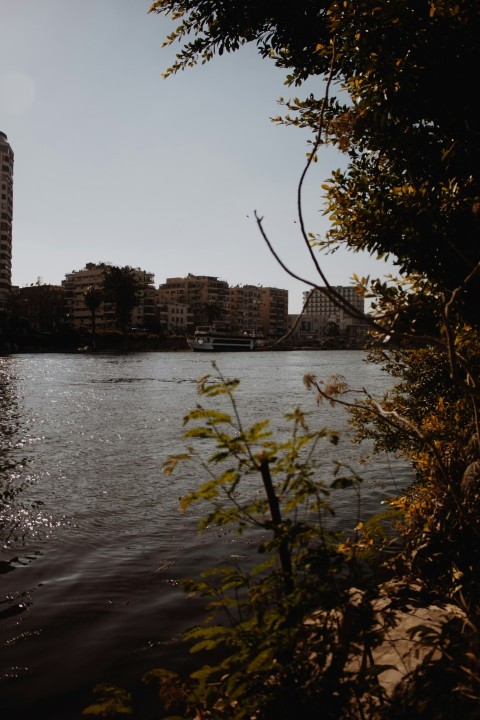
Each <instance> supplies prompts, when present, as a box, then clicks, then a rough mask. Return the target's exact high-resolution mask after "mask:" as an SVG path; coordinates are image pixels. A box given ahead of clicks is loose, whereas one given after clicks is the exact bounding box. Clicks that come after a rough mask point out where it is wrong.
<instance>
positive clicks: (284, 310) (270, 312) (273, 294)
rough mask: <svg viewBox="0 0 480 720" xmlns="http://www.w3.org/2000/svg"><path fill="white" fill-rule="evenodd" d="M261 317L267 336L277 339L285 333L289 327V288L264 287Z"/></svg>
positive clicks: (264, 332)
mask: <svg viewBox="0 0 480 720" xmlns="http://www.w3.org/2000/svg"><path fill="white" fill-rule="evenodd" d="M260 317H261V321H262V330H263V334H264V336H265V338H269V339H271V340H275V339H278V338H280V337H282V335H285V333H286V332H287V329H288V290H282V289H281V288H272V287H266V288H262V304H261V308H260Z"/></svg>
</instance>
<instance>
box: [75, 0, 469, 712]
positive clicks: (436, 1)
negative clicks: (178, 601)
mask: <svg viewBox="0 0 480 720" xmlns="http://www.w3.org/2000/svg"><path fill="white" fill-rule="evenodd" d="M151 10H152V12H154V13H159V14H163V15H167V16H168V15H170V16H171V17H172V19H173V20H174V21H175V22H176V28H175V29H174V31H173V32H172V34H171V35H170V36H169V37H168V38H167V40H166V43H167V44H169V43H173V42H180V43H182V47H181V50H180V52H179V53H178V55H177V61H176V62H175V63H174V65H173V66H172V67H171V68H170V69H169V70H168V71H167V73H166V75H172V74H175V73H176V72H177V71H179V70H182V69H184V68H188V67H191V66H192V65H195V64H196V63H197V62H202V63H204V62H208V61H209V60H210V59H211V58H212V57H213V56H214V55H215V54H219V55H221V54H222V53H224V52H233V51H235V50H237V49H238V48H239V47H240V46H241V45H243V44H245V43H247V42H254V43H256V44H257V46H258V49H259V52H260V54H261V55H262V56H263V57H264V58H266V59H271V60H272V61H273V62H275V63H276V64H277V65H278V66H279V67H281V68H284V69H285V70H286V71H287V72H288V75H287V85H288V86H290V87H292V86H299V87H301V84H302V82H303V81H304V80H306V79H307V78H313V77H319V78H321V79H322V80H323V82H322V83H320V82H319V87H322V88H323V91H322V95H321V96H320V97H315V96H314V95H312V94H310V95H309V96H308V97H306V98H304V99H301V98H299V97H294V98H291V99H289V100H282V102H283V104H284V106H285V108H286V114H285V115H284V116H281V117H279V118H276V120H277V122H281V123H284V124H288V125H292V126H296V127H300V128H304V129H307V130H311V132H312V139H311V147H310V152H309V154H308V158H307V164H306V168H305V172H306V171H307V170H308V169H309V167H310V165H311V163H313V162H315V161H318V160H321V150H322V147H323V146H324V145H328V144H330V145H333V146H334V147H336V148H338V149H339V150H340V151H341V152H343V153H344V156H345V159H346V162H347V165H346V168H345V169H344V170H338V171H335V172H334V173H332V175H331V177H330V178H328V179H327V180H326V182H325V183H324V185H323V189H324V192H325V213H326V214H327V215H328V217H329V218H330V221H331V229H330V230H329V232H328V233H327V235H326V236H325V237H319V236H317V235H316V234H315V233H310V232H308V231H307V230H306V228H305V225H304V222H303V215H302V199H301V198H302V196H301V189H302V182H303V178H304V176H305V174H304V175H303V176H302V178H301V181H300V184H299V193H298V207H299V219H300V222H299V227H300V241H301V242H303V243H305V244H306V246H307V248H308V251H309V252H310V253H311V257H312V268H313V269H314V271H315V273H316V279H315V280H312V281H311V280H305V282H306V283H307V284H308V285H310V286H311V287H321V288H322V289H323V291H324V292H326V293H327V294H329V296H330V297H332V299H334V300H335V301H336V302H337V303H338V305H339V306H340V307H341V308H342V309H343V310H344V311H346V312H349V313H351V314H352V315H355V309H354V308H352V307H351V306H349V305H348V303H346V302H345V301H344V300H343V299H342V298H340V297H337V296H336V293H335V290H334V288H333V287H331V285H330V283H329V282H328V278H326V277H325V274H324V272H323V270H322V267H321V264H320V262H319V260H318V257H319V253H318V252H317V251H322V250H323V251H327V252H328V251H335V249H336V248H338V247H340V246H346V247H347V248H348V249H351V250H353V251H358V250H367V251H368V252H370V253H372V254H374V255H377V256H378V257H380V258H381V257H382V256H385V255H391V256H393V257H394V258H395V262H396V264H397V266H398V278H386V279H384V280H381V279H371V278H355V283H356V285H357V288H358V291H359V292H361V293H363V294H364V295H365V296H368V297H370V298H372V300H373V310H374V314H373V316H372V317H371V319H370V325H371V333H372V341H373V343H374V345H375V347H372V351H371V361H372V362H377V363H380V364H381V365H382V367H384V368H385V371H386V372H389V373H391V375H392V376H393V377H394V378H395V381H396V383H397V384H396V386H395V388H394V389H393V390H392V391H391V392H390V393H388V394H387V395H386V396H385V397H383V398H374V397H372V396H371V395H370V394H369V393H368V389H363V388H360V389H355V388H348V387H347V386H346V385H345V383H344V382H343V380H342V378H339V377H332V378H331V380H327V381H326V379H324V378H317V377H315V376H314V375H312V374H307V375H306V377H305V382H306V385H307V386H308V388H310V389H311V390H312V391H314V392H315V393H316V394H317V397H318V400H319V402H320V401H321V402H333V403H338V404H343V405H345V406H346V407H347V409H348V411H349V412H350V413H351V418H352V423H353V424H354V426H355V427H356V429H357V438H358V440H359V441H360V440H361V439H362V438H370V439H371V440H373V443H374V448H375V451H377V452H381V451H383V450H385V449H387V450H390V451H392V450H393V451H395V452H397V453H399V454H400V455H403V456H404V457H405V458H406V459H407V460H408V461H409V462H410V463H411V464H412V466H413V468H414V470H415V474H416V479H415V482H414V483H413V484H412V486H411V487H410V488H409V489H408V491H407V492H406V493H405V494H404V495H403V496H402V497H397V498H392V499H391V501H390V507H389V510H388V512H387V513H386V515H384V516H383V517H378V518H372V519H369V520H368V521H367V520H366V519H362V518H359V522H358V525H357V529H356V531H355V533H354V534H353V536H347V537H341V536H339V535H336V534H334V533H332V532H330V530H329V523H328V515H329V513H330V512H331V509H332V506H334V502H333V500H332V494H334V493H335V492H341V491H342V488H345V487H347V486H350V487H351V488H353V489H355V490H356V491H358V492H359V493H360V492H361V480H360V478H359V477H357V476H356V475H355V474H354V473H353V474H352V473H348V472H345V469H343V468H341V466H339V468H338V473H337V476H336V477H334V478H333V479H332V480H330V481H328V480H327V479H325V478H319V477H318V473H317V471H316V470H315V463H314V452H313V450H314V448H318V444H319V443H321V442H328V441H331V442H335V441H336V436H335V435H334V434H333V435H332V434H331V433H330V432H329V431H327V430H315V429H312V428H311V425H312V418H307V417H306V415H305V414H304V413H303V412H302V411H301V410H300V409H293V410H292V411H291V412H290V413H288V415H287V418H288V420H289V422H290V423H291V425H292V435H291V438H290V440H289V441H286V442H283V441H275V440H274V439H273V438H272V437H271V436H270V434H269V431H268V425H267V424H266V422H264V421H263V422H259V423H257V424H256V425H254V426H253V427H251V428H243V426H242V423H241V419H240V418H239V417H238V415H237V410H236V405H235V396H234V389H235V381H234V380H232V379H228V378H224V377H222V376H221V374H218V373H216V374H215V375H214V376H213V377H212V378H203V379H202V380H201V381H200V382H199V392H200V394H201V397H202V398H207V399H208V400H211V399H214V400H215V405H216V403H217V402H220V401H221V400H222V399H227V400H228V401H229V403H230V409H229V410H228V409H227V408H225V407H224V406H221V407H219V408H217V407H211V406H204V405H202V404H200V405H199V406H198V407H197V408H195V409H194V410H192V412H191V413H190V414H189V415H188V416H187V418H186V422H187V424H188V425H189V429H188V430H187V437H188V439H189V443H190V444H191V446H192V450H191V451H189V452H187V453H185V456H182V457H176V458H173V459H172V460H171V462H170V463H169V464H168V466H167V469H168V471H172V470H173V469H174V466H175V465H178V464H179V463H180V466H181V462H182V461H188V460H190V459H192V458H195V457H196V458H197V460H196V461H197V462H198V463H199V474H200V472H201V471H200V468H203V471H204V472H206V473H207V479H206V480H205V481H204V482H202V481H200V482H199V487H198V488H196V489H193V490H192V492H191V493H190V495H188V497H187V498H185V499H184V501H183V505H184V507H187V506H188V505H189V504H190V503H191V502H197V501H201V502H207V503H212V509H211V510H209V511H207V515H206V519H205V524H210V523H219V524H220V525H225V524H231V523H233V524H234V526H235V527H236V528H237V529H238V530H239V531H246V529H247V527H248V526H250V525H252V526H253V527H255V528H258V529H259V530H260V531H261V539H260V540H259V550H260V552H261V557H262V558H264V561H263V562H262V563H260V564H259V565H258V566H257V567H255V568H253V569H250V570H248V571H247V570H244V569H240V568H238V567H229V568H220V569H219V568H217V569H214V570H212V572H211V573H209V574H208V575H207V576H206V577H205V578H203V579H192V580H189V581H188V582H187V583H186V589H187V591H188V592H193V593H198V594H200V595H202V596H203V597H204V598H205V599H206V601H207V603H208V606H209V614H208V615H207V617H206V621H205V625H204V626H202V627H200V628H195V629H193V630H192V631H191V632H190V633H188V636H187V637H188V638H189V639H190V640H191V641H192V644H193V649H194V650H199V651H202V656H201V657H202V660H200V661H199V668H198V670H197V672H194V673H193V674H192V676H191V677H190V678H179V677H176V676H174V674H173V673H170V672H169V671H168V670H153V671H152V672H151V673H150V675H149V676H148V677H147V678H146V680H147V681H149V682H155V683H156V684H157V686H158V695H159V703H160V706H161V709H160V711H159V713H160V717H163V718H167V717H170V718H192V720H193V718H198V719H200V718H204V719H209V720H210V719H212V720H213V719H214V718H215V719H216V718H218V719H220V718H222V719H223V718H232V719H233V720H243V719H245V720H246V719H248V720H253V719H255V720H270V719H272V720H273V718H275V719H276V720H277V719H278V718H280V719H282V720H290V718H292V719H293V718H297V717H302V718H306V719H309V718H319V717H325V718H331V720H343V719H345V720H346V719H347V718H348V719H349V720H350V718H351V719H352V720H353V719H355V720H357V719H358V720H360V719H365V720H366V719H367V718H368V719H369V720H371V719H377V718H378V719H379V720H380V719H383V718H389V719H392V720H400V719H402V720H403V719H405V720H406V719H407V718H411V717H415V718H424V719H425V720H427V719H428V720H430V719H432V718H433V719H437V718H439V719H442V720H450V718H452V720H453V718H458V717H462V718H468V719H473V718H478V717H479V716H480V711H479V709H478V708H479V704H480V668H479V657H480V653H479V643H480V634H479V628H480V592H479V591H480V586H479V570H478V568H479V553H480V530H479V528H480V525H479V488H480V444H479V437H480V432H479V400H480V398H479V371H480V350H479V331H478V320H479V308H480V306H479V303H478V294H479V289H480V244H479V242H478V238H479V230H480V177H479V168H480V128H479V123H478V111H477V109H476V104H475V101H474V93H473V91H472V88H474V87H475V86H476V79H477V80H478V74H479V73H480V62H479V61H480V57H479V55H480V46H479V44H478V35H479V31H480V8H479V7H478V3H476V2H473V1H472V0H456V1H455V2H453V1H452V0H431V1H427V0H417V1H416V2H408V3H405V2H400V0H398V1H397V0H393V1H389V2H383V1H380V2H379V1H378V0H362V1H361V2H348V0H346V1H345V2H341V3H337V2H317V1H316V0H315V2H312V1H311V0H301V1H300V2H297V3H292V2H289V1H286V2H276V1H275V2H274V1H273V0H260V1H259V2H255V3H252V2H249V1H248V0H240V2H236V3H233V4H232V3H224V2H222V0H202V2H199V1H198V0H157V2H155V3H154V4H153V6H152V9H151ZM257 224H258V229H259V231H260V233H261V235H262V237H263V239H264V240H265V241H266V242H267V244H268V246H269V247H270V249H271V250H272V253H273V255H274V256H275V257H276V259H277V260H278V261H279V262H280V263H281V259H280V258H279V257H278V255H277V253H276V252H275V249H274V244H273V243H272V242H271V241H270V238H269V237H268V235H267V232H266V230H265V225H264V221H263V218H261V217H260V216H258V215H257ZM285 270H286V271H287V272H290V274H292V275H293V274H294V273H292V272H291V271H290V270H289V268H285ZM306 371H308V368H307V369H306ZM192 424H193V425H192ZM197 440H198V441H199V442H200V443H201V445H202V449H203V448H204V447H205V445H206V443H208V442H213V444H214V448H213V450H212V453H211V454H210V458H209V461H208V462H207V463H206V464H204V463H203V461H202V460H201V458H199V457H198V456H197V454H196V452H194V450H195V445H196V441H197ZM254 482H256V486H255V487H262V488H263V495H262V496H261V497H260V495H258V494H256V493H255V492H252V483H254ZM406 617H407V618H410V619H411V620H413V622H411V623H410V624H408V623H407V624H405V623H404V624H403V625H402V622H401V621H402V620H405V618H406ZM417 617H421V618H422V621H418V620H416V618H417ZM433 617H434V618H436V621H435V622H432V618H433ZM402 629H403V637H401V638H399V635H398V631H399V630H400V631H402ZM395 633H397V634H395ZM392 638H396V641H395V642H396V643H397V646H398V647H400V644H401V643H400V640H402V641H403V645H402V647H406V653H407V655H408V653H410V656H411V657H410V659H415V662H412V663H411V664H409V665H407V663H406V662H405V667H403V666H402V668H401V670H402V672H400V673H399V676H397V679H396V681H395V683H393V684H387V683H386V682H385V678H386V677H388V676H389V674H390V676H391V673H392V670H393V669H398V668H399V667H400V658H398V657H397V662H394V663H392V662H389V663H387V665H388V666H387V667H386V666H385V664H384V663H382V657H388V658H390V659H391V658H392V654H391V653H390V655H388V654H385V653H384V652H383V651H384V650H385V647H386V645H388V644H389V643H390V644H391V643H392V642H393V640H392ZM394 649H395V648H394ZM209 651H210V652H211V654H212V659H211V661H208V660H207V662H206V663H204V662H203V657H204V656H203V652H207V653H208V652H209ZM399 653H400V651H399ZM393 657H395V656H393ZM403 659H404V660H405V659H406V656H404V657H403ZM392 665H393V666H394V667H393V669H392ZM102 692H103V693H104V696H103V697H102V696H101V695H100V696H99V699H98V702H97V703H96V704H93V705H92V706H91V707H90V708H87V709H86V711H85V712H86V713H87V714H98V715H101V714H104V715H107V714H108V713H110V714H115V712H121V713H127V712H132V713H134V700H135V698H133V704H132V700H131V698H129V696H128V693H127V691H123V690H120V689H116V690H115V689H110V690H109V689H108V688H99V693H102Z"/></svg>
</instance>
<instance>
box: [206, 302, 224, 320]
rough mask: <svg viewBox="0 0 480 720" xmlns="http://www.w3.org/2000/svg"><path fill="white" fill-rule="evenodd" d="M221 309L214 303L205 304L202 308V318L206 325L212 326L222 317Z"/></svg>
mask: <svg viewBox="0 0 480 720" xmlns="http://www.w3.org/2000/svg"><path fill="white" fill-rule="evenodd" d="M222 314H223V312H222V308H221V307H220V305H218V304H217V303H216V302H206V303H204V305H203V306H202V318H203V319H204V320H205V322H206V324H207V325H213V324H214V323H215V321H216V320H219V319H220V318H221V317H222Z"/></svg>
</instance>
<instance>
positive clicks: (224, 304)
mask: <svg viewBox="0 0 480 720" xmlns="http://www.w3.org/2000/svg"><path fill="white" fill-rule="evenodd" d="M157 297H158V303H159V305H162V304H165V303H166V304H172V303H173V304H176V303H180V304H183V305H189V306H190V309H191V311H192V315H193V324H194V325H195V326H196V325H213V324H215V325H217V327H219V328H220V327H221V326H226V325H227V324H228V322H229V308H230V293H229V287H228V283H227V282H226V281H225V280H219V279H218V278H216V277H212V276H209V275H192V274H191V273H189V274H188V275H187V276H186V277H183V278H180V277H177V278H167V280H166V282H165V283H163V284H162V285H160V286H159V288H158V293H157Z"/></svg>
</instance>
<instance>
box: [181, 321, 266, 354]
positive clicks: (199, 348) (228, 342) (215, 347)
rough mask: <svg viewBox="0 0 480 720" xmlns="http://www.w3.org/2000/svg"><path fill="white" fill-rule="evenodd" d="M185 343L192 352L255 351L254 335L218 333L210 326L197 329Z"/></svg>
mask: <svg viewBox="0 0 480 720" xmlns="http://www.w3.org/2000/svg"><path fill="white" fill-rule="evenodd" d="M187 342H188V345H189V347H190V348H191V349H192V350H193V351H194V352H241V351H243V352H248V351H249V350H254V349H255V336H254V335H248V334H246V333H240V334H233V333H228V332H224V331H221V330H220V331H219V330H216V329H215V328H214V327H212V326H210V325H203V326H199V327H197V329H196V330H195V332H194V334H193V337H190V338H187Z"/></svg>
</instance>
